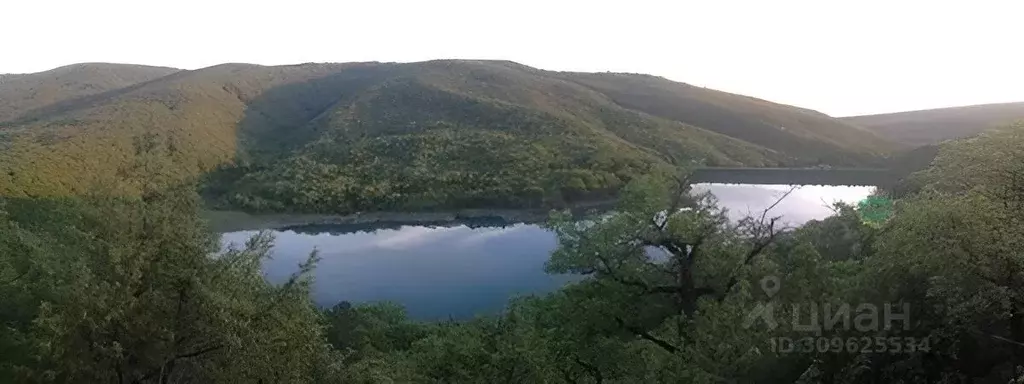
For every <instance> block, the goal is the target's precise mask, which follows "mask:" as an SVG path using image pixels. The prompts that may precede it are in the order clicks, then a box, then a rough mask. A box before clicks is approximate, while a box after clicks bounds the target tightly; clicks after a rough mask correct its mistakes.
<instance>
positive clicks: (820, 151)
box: [563, 73, 897, 165]
mask: <svg viewBox="0 0 1024 384" xmlns="http://www.w3.org/2000/svg"><path fill="white" fill-rule="evenodd" d="M563 76H564V77H565V78H567V79H570V80H572V81H576V82H578V83H580V84H584V85H586V86H588V87H591V88H593V89H595V90H597V91H599V92H602V93H604V94H606V95H608V96H609V97H610V98H611V99H612V100H614V101H615V102H616V103H618V104H619V105H622V106H623V107H626V108H630V109H634V110H638V111H642V112H645V113H649V114H651V115H654V116H658V117H662V118H666V119H671V120H675V121H679V122H681V123H684V124H689V125H693V126H698V127H701V128H704V129H707V130H710V131H714V132H717V133H721V134H723V135H727V136H730V137H734V138H737V139H740V140H744V141H746V142H749V143H753V144H757V145H759V146H763V147H765V148H770V149H772V150H775V151H779V152H782V153H787V154H793V155H794V156H796V157H799V158H800V159H801V160H802V161H799V162H798V163H803V164H806V163H807V162H808V161H811V162H817V163H820V164H833V165H834V164H865V163H872V162H873V161H875V159H877V157H878V156H882V155H885V154H887V153H889V152H891V151H893V150H895V149H896V148H897V146H896V145H894V144H893V143H891V142H889V141H887V140H885V139H882V138H881V137H878V136H877V135H876V134H875V133H874V132H870V131H868V130H865V129H863V128H861V127H857V126H855V125H852V124H849V123H846V122H844V121H842V120H838V119H835V118H832V117H830V116H828V115H825V114H823V113H820V112H817V111H812V110H808V109H803V108H798V107H792V106H788V105H782V104H777V103H772V102H770V101H766V100H761V99H757V98H753V97H749V96H743V95H736V94H731V93H727V92H721V91H716V90H713V89H707V88H702V87H696V86H692V85H689V84H684V83H677V82H673V81H669V80H666V79H664V78H660V77H655V76H650V75H637V74H618V73H610V74H599V73H569V74H564V75H563Z"/></svg>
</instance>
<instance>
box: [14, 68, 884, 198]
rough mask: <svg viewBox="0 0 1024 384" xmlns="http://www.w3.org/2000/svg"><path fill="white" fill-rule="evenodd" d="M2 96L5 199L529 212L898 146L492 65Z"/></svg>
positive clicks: (33, 90)
mask: <svg viewBox="0 0 1024 384" xmlns="http://www.w3.org/2000/svg"><path fill="white" fill-rule="evenodd" d="M42 89H47V90H54V91H46V92H42V93H41V92H40V90H42ZM60 90H67V92H66V93H62V92H61V91H60ZM0 95H3V97H2V100H3V102H0V108H3V109H2V110H3V111H4V112H3V114H2V115H0V150H2V151H0V170H2V171H3V172H0V195H5V196H47V195H51V196H52V195H73V194H82V193H87V192H89V191H95V190H97V189H98V188H99V189H106V190H110V191H116V192H117V193H128V194H134V193H138V192H139V191H141V190H143V189H144V187H145V184H147V183H180V182H193V181H196V180H198V179H200V178H203V179H204V184H205V185H206V189H205V190H206V194H207V196H208V197H210V198H211V199H213V200H215V201H217V202H218V203H220V204H223V205H226V206H231V207H240V208H245V209H249V210H276V211H282V210H292V211H294V210H299V211H334V212H349V211H354V210H368V209H430V208H436V207H439V206H493V205H503V206H536V205H545V204H558V203H561V202H565V201H568V200H574V199H589V198H601V197H606V196H609V195H611V194H613V193H614V192H615V191H616V190H617V189H618V187H619V186H620V185H622V184H623V183H625V182H627V181H628V180H629V179H630V178H632V177H633V176H634V175H637V174H639V173H644V172H648V171H651V170H654V169H660V168H666V169H670V168H671V167H672V166H678V165H687V164H695V163H696V164H706V165H732V166H736V165H745V166H803V165H817V164H832V165H841V166H862V165H873V164H876V163H877V162H878V161H879V160H878V159H879V158H880V156H881V155H884V154H885V153H886V152H888V151H889V150H890V149H891V148H893V147H894V146H893V145H890V144H889V143H888V142H886V141H884V140H882V139H880V138H878V137H877V136H876V135H875V134H874V133H872V132H869V131H867V130H865V129H862V128H859V127H856V126H853V125H850V124H847V123H844V122H842V121H839V120H836V119H833V118H830V117H828V116H826V115H824V114H821V113H817V112H814V111H809V110H805V109H801V108H795V107H790V106H785V105H779V104H775V103H770V102H767V101H764V100H759V99H754V98H750V97H746V96H739V95H733V94H727V93H723V92H717V91H713V90H707V89H703V88H697V87H693V86H689V85H686V84H681V83H675V82H672V81H669V80H666V79H663V78H658V77H653V76H647V75H637V74H614V73H602V74H585V73H563V72H550V71H543V70H538V69H535V68H530V67H526V66H523V65H519V64H516V63H511V62H498V61H463V60H443V61H430V62H421V63H408V64H393V63H350V64H303V65H291V66H277V67H266V66H258V65H249V64H224V65H218V66H214V67H209V68H204V69H200V70H195V71H176V70H173V69H168V68H153V67H140V66H123V65H108V64H81V65H75V66H69V67H63V68H58V69H56V70H53V71H48V72H43V73H39V74H29V75H18V76H15V77H12V78H10V80H8V81H4V82H3V83H0ZM44 96H45V97H44ZM211 172H212V173H211Z"/></svg>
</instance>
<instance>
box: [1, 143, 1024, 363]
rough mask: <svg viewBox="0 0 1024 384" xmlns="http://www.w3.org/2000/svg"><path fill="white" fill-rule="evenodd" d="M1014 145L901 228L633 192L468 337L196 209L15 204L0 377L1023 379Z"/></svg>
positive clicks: (1020, 196)
mask: <svg viewBox="0 0 1024 384" xmlns="http://www.w3.org/2000/svg"><path fill="white" fill-rule="evenodd" d="M1021 132H1024V126H1021V127H1017V128H1014V129H1008V130H1005V131H1000V132H998V133H993V134H991V135H987V136H983V137H981V138H978V139H973V140H966V141H961V142H956V143H951V144H948V145H945V146H944V147H943V148H942V151H941V153H940V155H939V157H938V158H937V159H936V162H935V165H934V166H933V167H931V168H929V169H928V170H925V171H923V172H921V173H919V174H918V175H917V176H916V177H915V179H914V180H915V182H914V183H913V185H914V188H909V187H908V188H904V190H903V192H902V193H901V195H900V196H899V198H898V199H896V200H895V203H894V204H892V205H891V207H888V208H887V209H891V210H892V212H891V214H887V215H885V216H884V217H877V215H874V214H872V213H870V212H864V211H862V210H861V209H858V208H856V207H853V206H846V205H837V206H836V214H835V215H834V216H832V217H829V218H827V219H825V220H821V221H815V222H811V223H808V224H807V225H804V226H802V227H799V228H789V227H782V226H781V225H780V221H779V220H777V219H776V218H774V217H773V216H772V215H771V212H770V211H766V212H765V213H763V214H760V215H755V216H752V217H749V218H746V219H744V220H741V221H739V222H733V221H730V220H727V219H726V216H725V214H724V211H723V210H722V209H721V208H718V207H717V205H716V204H715V200H714V198H713V196H710V195H692V194H690V193H688V192H687V188H686V186H685V182H682V183H673V182H667V181H666V179H665V178H662V177H647V176H645V177H638V178H635V179H634V180H632V181H631V182H630V183H629V184H628V185H627V186H626V187H625V189H624V190H623V196H622V199H621V201H620V204H619V206H618V208H617V209H616V210H615V211H614V212H612V213H608V214H605V215H602V216H599V217H596V218H594V219H590V220H586V221H576V220H571V219H570V218H569V217H567V216H564V215H555V216H554V217H553V218H552V220H551V222H550V223H549V224H548V226H549V228H550V229H551V230H552V231H554V233H555V234H556V235H557V238H558V240H559V247H558V249H557V250H556V251H555V252H554V253H553V254H552V255H551V258H550V260H549V262H548V264H547V269H548V270H549V271H551V272H558V273H575V274H581V275H585V276H588V277H587V278H585V279H583V280H581V281H579V282H577V283H573V284H571V285H568V286H566V287H565V288H563V289H561V290H560V291H558V292H555V293H552V294H549V295H544V296H527V297H522V298H519V299H516V300H513V301H512V302H511V303H510V304H509V306H508V308H507V310H506V311H505V312H504V313H502V314H500V315H497V316H492V317H482V318H478V319H474V320H470V321H462V322H457V321H445V322H439V323H422V322H417V321H413V320H411V319H409V318H407V317H406V315H405V313H404V311H403V309H402V308H401V307H399V306H396V305H393V304H387V303H376V304H360V305H351V304H349V303H345V302H342V303H339V304H338V305H336V306H334V307H332V308H327V309H320V310H317V309H316V308H315V307H314V306H313V305H312V304H311V302H310V300H309V298H308V296H307V295H308V289H309V281H310V280H309V279H310V277H309V272H310V270H311V269H312V268H314V264H315V261H316V259H315V256H312V257H311V258H310V260H309V262H307V263H305V264H303V265H301V266H297V267H296V274H295V275H294V277H293V278H292V279H291V280H289V281H288V282H286V283H285V284H283V285H279V286H275V285H271V284H268V283H266V282H265V281H264V280H263V278H262V276H261V275H260V273H259V261H260V259H261V258H263V257H266V254H267V251H268V247H269V245H270V241H271V239H269V238H267V237H265V236H263V235H260V236H257V237H255V238H254V239H253V240H252V241H250V242H249V244H248V245H247V246H246V247H244V248H243V249H235V250H230V251H228V252H226V253H222V254H218V253H216V252H215V251H216V241H215V237H214V236H211V235H210V234H209V233H208V232H206V231H205V230H204V229H203V225H202V223H201V222H200V221H198V219H197V218H196V217H197V216H196V215H195V213H196V212H195V210H196V198H195V197H194V196H193V197H189V196H190V195H189V194H188V193H177V192H173V190H163V192H151V193H147V194H146V195H145V196H144V197H143V198H140V199H124V198H113V199H112V198H96V199H87V200H77V199H74V200H73V199H56V200H52V199H51V200H38V199H37V200H7V201H5V202H4V205H3V206H2V209H0V212H2V215H0V308H3V311H2V312H0V316H2V317H0V322H2V324H3V327H4V332H3V333H0V377H4V378H12V380H13V381H16V382H40V381H42V382H46V381H50V382H83V383H85V382H111V381H113V382H121V383H128V382H140V383H162V382H329V381H338V382H351V383H637V382H652V383H658V382H664V383H678V382H699V383H704V382H707V383H711V382H799V383H820V382H828V383H876V382H902V383H925V382H943V383H953V382H981V383H1007V382H1020V380H1021V379H1022V373H1024V371H1022V368H1024V367H1022V366H1024V363H1022V362H1024V360H1022V356H1024V295H1022V292H1024V291H1022V289H1024V254H1022V253H1021V249H1024V248H1022V247H1021V245H1022V244H1021V238H1020V233H1024V221H1022V220H1021V217H1024V216H1022V214H1024V204H1022V203H1024V184H1021V183H1022V180H1024V178H1022V177H1019V175H1024V173H1022V172H1024V167H1022V165H1021V164H1024V152H1022V151H1021V150H1019V148H1022V147H1024V136H1022V135H1021ZM961 159H967V160H965V161H967V162H966V163H963V162H960V160H961ZM966 166H969V167H970V169H969V170H968V171H967V172H965V171H964V170H962V168H963V167H966ZM876 199H881V197H876ZM844 306H845V308H846V312H845V313H846V314H847V315H849V319H847V320H845V321H844V320H843V319H842V316H841V315H842V314H843V313H844V312H843V310H842V309H841V308H844ZM767 308H771V309H770V310H769V309H767ZM872 308H874V312H873V311H872ZM765 310H768V311H769V312H767V313H766V312H764V311H765ZM766 316H767V317H766ZM804 339H808V340H811V343H810V344H803V343H802V342H801V340H804Z"/></svg>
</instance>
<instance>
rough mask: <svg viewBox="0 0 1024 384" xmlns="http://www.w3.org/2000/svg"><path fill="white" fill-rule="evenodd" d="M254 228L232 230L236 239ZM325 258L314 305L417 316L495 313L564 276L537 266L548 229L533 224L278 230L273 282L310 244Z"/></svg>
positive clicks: (548, 243) (270, 265) (549, 241)
mask: <svg viewBox="0 0 1024 384" xmlns="http://www.w3.org/2000/svg"><path fill="white" fill-rule="evenodd" d="M253 234H255V232H251V231H250V232H234V233H228V234H225V235H224V241H226V242H236V243H240V242H242V241H244V239H246V238H248V237H249V236H252V235H253ZM313 247H316V248H317V249H319V250H320V251H321V256H322V257H323V260H322V261H321V262H320V264H319V266H318V267H317V271H316V282H315V284H314V287H313V289H314V293H313V299H314V301H316V303H317V304H319V305H325V306H326V305H333V304H334V303H337V302H339V301H342V300H347V301H352V302H368V301H382V300H388V301H395V302H398V303H401V304H403V305H405V306H406V308H407V309H408V311H409V313H410V315H412V316H413V317H416V318H421V319H441V318H447V317H449V316H452V317H455V318H467V317H472V316H473V315H475V314H478V313H493V312H496V311H499V310H500V309H501V308H502V307H503V306H504V304H505V303H506V302H507V301H508V299H509V298H511V297H514V296H516V295H521V294H529V293H537V292H547V291H550V290H554V289H557V288H558V287H560V286H562V285H564V284H565V283H566V282H567V281H569V280H570V277H568V276H551V275H547V274H545V273H544V272H543V270H542V268H543V265H544V262H545V261H547V258H548V254H549V252H550V251H551V250H552V249H554V247H555V238H554V235H553V234H551V233H550V232H547V231H545V230H543V229H541V228H540V227H538V226H536V225H527V224H518V225H513V226H509V227H505V228H469V227H467V226H457V227H435V228H430V227H422V226H407V227H402V228H400V229H397V230H396V229H384V230H379V231H376V232H372V233H368V232H356V233H349V234H345V235H330V234H306V233H298V232H295V231H281V232H278V233H277V242H276V245H275V248H274V258H273V259H272V260H269V261H267V262H266V263H265V264H264V270H265V271H266V274H267V276H268V278H269V279H270V280H271V281H284V280H285V279H286V278H287V277H288V275H289V274H290V273H291V272H293V271H295V269H296V266H297V265H298V263H300V262H302V261H303V260H304V259H305V257H306V256H307V255H308V254H309V252H310V250H311V249H312V248H313Z"/></svg>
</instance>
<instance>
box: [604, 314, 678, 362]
mask: <svg viewBox="0 0 1024 384" xmlns="http://www.w3.org/2000/svg"><path fill="white" fill-rule="evenodd" d="M615 322H617V323H619V326H620V327H622V328H625V329H626V330H627V331H630V332H632V333H633V334H634V335H637V336H639V337H640V338H642V339H644V340H647V341H650V342H652V343H654V344H655V345H657V346H659V347H661V349H664V350H666V351H668V352H669V353H673V354H674V353H676V351H678V350H679V348H677V347H676V346H674V345H672V344H671V343H669V342H667V341H665V340H662V339H659V338H657V337H655V336H654V335H651V334H650V333H649V332H647V331H644V330H642V329H640V328H637V327H633V326H629V325H626V322H625V321H623V320H622V318H620V317H616V318H615Z"/></svg>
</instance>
